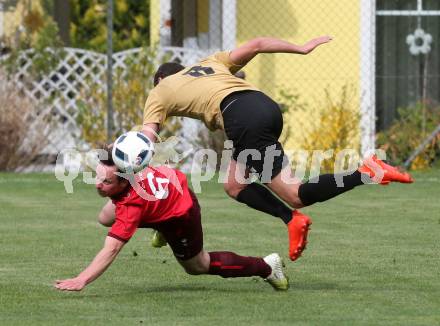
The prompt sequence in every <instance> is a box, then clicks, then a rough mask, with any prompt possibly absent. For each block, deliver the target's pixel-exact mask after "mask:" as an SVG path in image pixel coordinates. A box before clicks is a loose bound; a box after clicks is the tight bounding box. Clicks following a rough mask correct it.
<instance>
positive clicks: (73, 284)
mask: <svg viewBox="0 0 440 326" xmlns="http://www.w3.org/2000/svg"><path fill="white" fill-rule="evenodd" d="M85 286H86V282H85V281H83V280H81V279H79V278H77V277H76V278H70V279H67V280H56V281H55V284H54V287H55V288H57V289H58V290H61V291H81V290H82V289H83V288H84V287H85Z"/></svg>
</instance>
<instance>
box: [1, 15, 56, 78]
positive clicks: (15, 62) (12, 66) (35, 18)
mask: <svg viewBox="0 0 440 326" xmlns="http://www.w3.org/2000/svg"><path fill="white" fill-rule="evenodd" d="M23 21H24V32H22V33H18V34H17V35H18V39H17V40H15V42H16V44H15V46H13V45H14V44H12V43H13V41H12V40H7V43H9V44H8V48H10V49H11V51H10V52H9V53H8V56H7V58H6V60H2V61H0V64H2V65H3V66H4V67H5V69H6V71H7V72H8V75H13V74H15V73H17V72H18V70H19V68H20V67H21V66H23V65H24V64H26V61H25V60H22V59H21V56H22V52H23V51H24V50H27V49H32V50H33V52H32V71H31V76H32V78H33V79H39V78H41V77H42V76H44V75H46V74H47V73H49V72H50V71H51V70H53V69H54V68H56V67H57V66H58V63H59V62H60V61H61V60H62V58H63V57H64V51H63V49H62V42H61V40H60V38H59V36H58V27H57V25H56V24H55V22H54V21H53V20H52V18H50V17H48V16H43V15H42V14H41V13H40V12H39V11H30V12H29V13H28V14H27V15H26V16H25V17H24V20H23Z"/></svg>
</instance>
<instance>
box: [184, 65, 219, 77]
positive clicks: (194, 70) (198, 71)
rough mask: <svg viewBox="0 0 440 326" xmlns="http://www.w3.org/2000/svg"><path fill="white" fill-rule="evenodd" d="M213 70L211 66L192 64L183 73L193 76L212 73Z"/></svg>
mask: <svg viewBox="0 0 440 326" xmlns="http://www.w3.org/2000/svg"><path fill="white" fill-rule="evenodd" d="M214 73H215V71H214V69H212V68H211V67H202V66H194V67H191V69H190V70H188V71H187V72H185V73H184V75H190V76H193V77H202V76H207V75H212V74H214Z"/></svg>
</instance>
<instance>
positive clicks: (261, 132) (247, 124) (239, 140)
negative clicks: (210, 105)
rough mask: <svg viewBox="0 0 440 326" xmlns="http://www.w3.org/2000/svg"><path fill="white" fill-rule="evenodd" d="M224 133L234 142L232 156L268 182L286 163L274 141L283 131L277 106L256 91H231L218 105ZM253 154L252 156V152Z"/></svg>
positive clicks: (276, 142) (267, 97) (263, 180)
mask: <svg viewBox="0 0 440 326" xmlns="http://www.w3.org/2000/svg"><path fill="white" fill-rule="evenodd" d="M220 108H221V111H222V115H223V121H224V127H225V132H226V136H227V137H228V139H230V140H232V142H233V144H234V153H233V155H232V158H233V159H234V160H236V161H237V162H239V163H242V164H245V165H246V166H247V167H248V168H249V169H251V170H252V169H253V170H254V171H255V172H256V173H258V174H259V176H260V179H261V181H262V182H270V180H271V179H273V178H274V177H276V176H277V175H278V174H279V173H280V172H281V170H282V169H283V167H284V166H286V165H287V164H288V160H287V157H285V155H284V150H283V147H282V146H281V144H280V142H279V141H278V139H279V137H280V135H281V132H282V131H283V116H282V114H281V110H280V107H279V106H278V104H277V103H276V102H275V101H273V100H272V99H271V98H270V97H269V96H267V95H265V94H264V93H262V92H258V91H253V90H249V91H241V92H235V93H232V94H230V95H228V96H227V97H225V98H224V99H223V101H222V103H221V105H220ZM252 155H253V156H252Z"/></svg>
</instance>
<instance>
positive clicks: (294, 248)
mask: <svg viewBox="0 0 440 326" xmlns="http://www.w3.org/2000/svg"><path fill="white" fill-rule="evenodd" d="M310 225H312V220H311V219H310V217H308V216H307V215H304V214H302V213H301V212H300V211H298V210H294V211H293V212H292V220H291V221H290V222H289V223H288V224H287V230H288V233H289V257H290V259H291V260H297V259H298V258H299V257H300V256H301V253H302V252H303V251H304V249H306V245H307V233H308V232H309V228H310Z"/></svg>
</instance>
